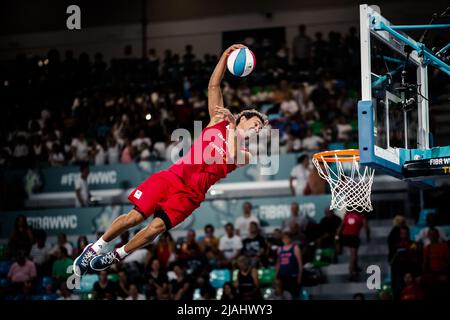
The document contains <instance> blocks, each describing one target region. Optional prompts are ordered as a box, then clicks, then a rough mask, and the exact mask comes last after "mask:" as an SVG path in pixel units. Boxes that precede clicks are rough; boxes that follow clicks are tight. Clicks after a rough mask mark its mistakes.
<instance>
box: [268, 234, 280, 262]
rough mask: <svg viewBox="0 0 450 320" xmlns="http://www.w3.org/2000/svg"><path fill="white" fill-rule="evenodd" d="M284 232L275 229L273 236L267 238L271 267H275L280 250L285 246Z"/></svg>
mask: <svg viewBox="0 0 450 320" xmlns="http://www.w3.org/2000/svg"><path fill="white" fill-rule="evenodd" d="M282 236H283V234H282V232H281V230H280V229H279V228H275V229H273V231H272V234H271V235H270V236H269V237H268V238H267V248H268V259H269V260H268V261H269V264H270V265H275V264H276V262H277V259H278V250H279V248H280V247H282V246H283V240H282Z"/></svg>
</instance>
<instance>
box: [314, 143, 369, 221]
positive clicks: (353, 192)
mask: <svg viewBox="0 0 450 320" xmlns="http://www.w3.org/2000/svg"><path fill="white" fill-rule="evenodd" d="M312 162H313V163H314V166H315V167H316V169H317V171H318V173H319V176H320V177H321V178H323V179H325V180H327V181H328V184H329V185H330V188H331V205H330V209H338V210H343V209H344V210H347V211H358V212H363V211H372V203H371V201H370V194H371V191H372V183H373V175H374V170H373V169H372V168H370V167H364V169H362V168H361V167H360V165H359V150H357V149H347V150H333V151H324V152H319V153H316V154H315V155H314V156H313V159H312Z"/></svg>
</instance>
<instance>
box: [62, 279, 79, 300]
mask: <svg viewBox="0 0 450 320" xmlns="http://www.w3.org/2000/svg"><path fill="white" fill-rule="evenodd" d="M58 296H59V297H58V299H57V300H80V296H78V295H76V294H73V293H72V292H71V291H70V290H69V289H68V288H67V284H66V283H65V282H64V281H63V282H61V285H60V287H59V291H58Z"/></svg>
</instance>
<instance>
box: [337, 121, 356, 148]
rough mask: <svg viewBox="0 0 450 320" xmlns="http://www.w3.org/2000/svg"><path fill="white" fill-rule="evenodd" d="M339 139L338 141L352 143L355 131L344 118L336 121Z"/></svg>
mask: <svg viewBox="0 0 450 320" xmlns="http://www.w3.org/2000/svg"><path fill="white" fill-rule="evenodd" d="M336 129H337V138H338V141H341V142H347V141H350V134H351V132H352V131H353V128H352V126H351V125H350V124H349V123H348V122H347V119H346V118H345V117H344V116H340V117H339V118H338V119H337V121H336Z"/></svg>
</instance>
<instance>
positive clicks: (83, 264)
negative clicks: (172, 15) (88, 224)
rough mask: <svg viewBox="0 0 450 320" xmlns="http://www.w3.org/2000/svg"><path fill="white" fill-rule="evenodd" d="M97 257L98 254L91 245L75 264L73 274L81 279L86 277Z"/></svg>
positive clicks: (90, 244)
mask: <svg viewBox="0 0 450 320" xmlns="http://www.w3.org/2000/svg"><path fill="white" fill-rule="evenodd" d="M95 256H97V253H95V251H94V249H92V243H89V244H88V245H87V246H86V248H84V250H83V252H82V253H81V254H80V255H79V256H78V257H77V258H76V259H75V261H74V262H73V272H74V273H75V274H76V275H77V276H79V277H81V276H82V275H84V274H85V273H86V272H87V271H88V270H89V268H90V265H89V263H90V262H91V260H92V258H94V257H95Z"/></svg>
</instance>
